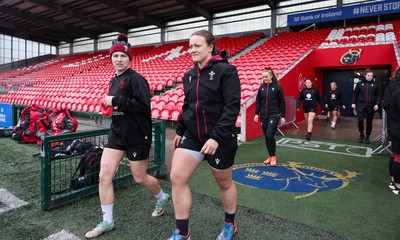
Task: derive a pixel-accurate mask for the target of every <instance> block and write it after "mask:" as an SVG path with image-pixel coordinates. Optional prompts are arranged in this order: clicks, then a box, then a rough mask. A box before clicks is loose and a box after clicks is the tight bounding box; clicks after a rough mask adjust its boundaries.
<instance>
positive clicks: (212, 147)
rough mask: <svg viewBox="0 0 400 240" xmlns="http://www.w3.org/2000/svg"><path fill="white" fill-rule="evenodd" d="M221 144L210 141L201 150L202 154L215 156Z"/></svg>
mask: <svg viewBox="0 0 400 240" xmlns="http://www.w3.org/2000/svg"><path fill="white" fill-rule="evenodd" d="M218 146H219V144H218V142H217V141H215V140H214V139H211V138H210V139H208V140H207V142H206V143H205V144H204V146H203V147H202V148H201V150H200V153H202V154H209V155H214V154H215V151H217V148H218Z"/></svg>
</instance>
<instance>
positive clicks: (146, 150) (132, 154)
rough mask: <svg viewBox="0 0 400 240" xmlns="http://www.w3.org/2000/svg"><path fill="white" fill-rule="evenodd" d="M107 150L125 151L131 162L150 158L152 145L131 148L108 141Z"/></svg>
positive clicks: (139, 145)
mask: <svg viewBox="0 0 400 240" xmlns="http://www.w3.org/2000/svg"><path fill="white" fill-rule="evenodd" d="M106 148H111V149H116V150H123V151H125V153H126V156H127V158H128V159H129V161H140V160H145V159H148V158H149V154H150V148H151V144H138V145H131V146H122V145H119V144H117V143H114V142H111V141H108V143H107V144H106Z"/></svg>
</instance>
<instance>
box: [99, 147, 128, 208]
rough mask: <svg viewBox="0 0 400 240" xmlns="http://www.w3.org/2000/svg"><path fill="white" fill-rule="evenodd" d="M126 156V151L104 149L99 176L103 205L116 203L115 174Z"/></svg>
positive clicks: (100, 195)
mask: <svg viewBox="0 0 400 240" xmlns="http://www.w3.org/2000/svg"><path fill="white" fill-rule="evenodd" d="M124 156H125V151H122V150H116V149H111V148H104V151H103V155H102V156H101V162H100V174H99V197H100V202H101V205H109V204H113V203H114V198H115V193H114V185H113V178H114V173H115V171H116V169H117V167H118V165H119V163H120V162H121V160H122V159H123V157H124Z"/></svg>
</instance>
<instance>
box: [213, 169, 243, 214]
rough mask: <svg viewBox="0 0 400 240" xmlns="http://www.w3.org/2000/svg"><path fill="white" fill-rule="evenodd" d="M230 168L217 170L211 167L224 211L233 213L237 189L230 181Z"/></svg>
mask: <svg viewBox="0 0 400 240" xmlns="http://www.w3.org/2000/svg"><path fill="white" fill-rule="evenodd" d="M232 168H233V166H231V167H230V168H228V169H224V170H217V169H213V168H211V171H212V173H213V175H214V178H215V180H216V182H217V183H218V186H219V188H220V189H221V200H222V204H223V206H224V209H225V212H227V213H229V214H234V213H235V212H236V206H237V190H236V185H235V183H234V182H233V181H232Z"/></svg>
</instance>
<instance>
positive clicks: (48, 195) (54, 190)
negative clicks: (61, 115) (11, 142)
mask: <svg viewBox="0 0 400 240" xmlns="http://www.w3.org/2000/svg"><path fill="white" fill-rule="evenodd" d="M107 134H108V129H100V130H93V131H86V132H76V133H71V134H62V135H57V136H49V137H45V138H44V139H43V141H42V145H41V151H40V158H41V208H42V210H48V209H52V208H55V207H58V206H61V205H63V204H66V203H69V202H71V201H75V200H76V199H78V198H81V197H84V196H88V195H91V194H94V193H97V192H98V183H95V184H93V185H89V186H84V187H82V188H79V189H74V188H72V187H71V180H72V179H73V178H74V177H76V176H77V175H78V174H79V171H78V173H77V175H75V176H74V173H75V171H76V169H77V168H78V165H79V162H80V160H81V157H82V154H79V155H71V156H69V155H68V154H58V155H55V151H54V149H56V146H58V145H60V144H61V145H62V144H63V143H71V142H72V141H74V140H79V141H84V142H90V143H92V144H93V145H94V146H95V145H97V146H100V147H103V146H104V144H106V142H107ZM52 148H53V151H52ZM149 159H150V163H149V166H148V168H147V171H148V172H149V173H151V174H155V175H156V176H158V177H163V176H165V175H166V174H167V168H166V165H165V122H164V121H153V144H152V149H151V151H150V156H149ZM93 174H96V173H93ZM132 183H133V180H132V175H131V171H130V167H129V162H128V160H127V159H126V158H124V159H123V160H122V161H121V163H120V165H119V167H118V169H117V171H116V173H115V176H114V186H115V187H120V186H125V185H129V184H132Z"/></svg>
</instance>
